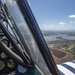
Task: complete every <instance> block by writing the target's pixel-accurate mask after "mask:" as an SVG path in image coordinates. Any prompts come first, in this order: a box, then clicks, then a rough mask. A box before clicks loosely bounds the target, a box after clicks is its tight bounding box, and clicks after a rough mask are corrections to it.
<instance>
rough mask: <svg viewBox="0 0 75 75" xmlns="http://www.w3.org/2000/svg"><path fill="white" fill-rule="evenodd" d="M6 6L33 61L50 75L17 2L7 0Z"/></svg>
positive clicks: (46, 74)
mask: <svg viewBox="0 0 75 75" xmlns="http://www.w3.org/2000/svg"><path fill="white" fill-rule="evenodd" d="M6 6H7V8H8V11H9V13H10V15H11V16H12V18H13V20H14V22H15V26H14V28H15V30H16V31H17V33H18V35H20V38H21V37H22V38H21V39H23V42H25V43H26V45H27V47H28V50H29V52H30V55H31V58H32V60H33V61H34V62H35V64H36V65H37V66H38V67H39V68H40V70H42V72H44V74H45V75H50V71H49V69H48V67H47V65H46V63H45V61H44V59H43V56H42V55H41V53H40V50H39V48H38V46H37V44H36V42H35V39H34V37H33V35H32V33H31V31H30V29H29V28H28V25H27V24H26V21H25V19H24V17H23V15H22V13H21V11H20V9H19V7H18V5H17V3H16V0H6ZM23 45H25V44H23Z"/></svg>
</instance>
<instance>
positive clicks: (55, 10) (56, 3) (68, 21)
mask: <svg viewBox="0 0 75 75" xmlns="http://www.w3.org/2000/svg"><path fill="white" fill-rule="evenodd" d="M27 1H28V3H29V5H30V7H31V9H32V12H33V14H34V16H35V18H36V20H37V22H38V24H39V27H40V28H41V29H42V30H75V0H27Z"/></svg>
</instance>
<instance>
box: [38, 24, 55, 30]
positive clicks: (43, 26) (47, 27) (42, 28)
mask: <svg viewBox="0 0 75 75" xmlns="http://www.w3.org/2000/svg"><path fill="white" fill-rule="evenodd" d="M39 27H40V29H41V30H54V29H55V25H53V24H51V25H48V24H43V25H41V24H40V25H39Z"/></svg>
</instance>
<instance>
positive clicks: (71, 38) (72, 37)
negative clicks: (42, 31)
mask: <svg viewBox="0 0 75 75" xmlns="http://www.w3.org/2000/svg"><path fill="white" fill-rule="evenodd" d="M57 37H62V38H63V39H68V40H75V36H68V35H67V34H57V35H50V36H44V38H45V40H46V41H55V40H57Z"/></svg>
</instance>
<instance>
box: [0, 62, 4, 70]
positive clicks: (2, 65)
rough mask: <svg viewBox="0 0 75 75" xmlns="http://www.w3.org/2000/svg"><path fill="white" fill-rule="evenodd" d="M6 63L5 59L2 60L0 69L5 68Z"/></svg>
mask: <svg viewBox="0 0 75 75" xmlns="http://www.w3.org/2000/svg"><path fill="white" fill-rule="evenodd" d="M4 67H5V63H4V62H3V61H0V70H2V69H4Z"/></svg>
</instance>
